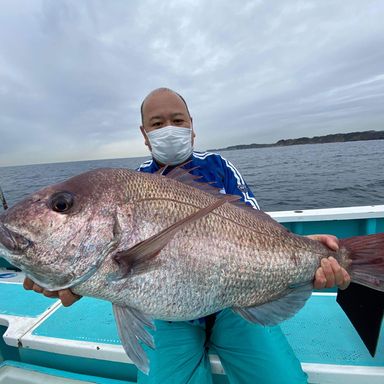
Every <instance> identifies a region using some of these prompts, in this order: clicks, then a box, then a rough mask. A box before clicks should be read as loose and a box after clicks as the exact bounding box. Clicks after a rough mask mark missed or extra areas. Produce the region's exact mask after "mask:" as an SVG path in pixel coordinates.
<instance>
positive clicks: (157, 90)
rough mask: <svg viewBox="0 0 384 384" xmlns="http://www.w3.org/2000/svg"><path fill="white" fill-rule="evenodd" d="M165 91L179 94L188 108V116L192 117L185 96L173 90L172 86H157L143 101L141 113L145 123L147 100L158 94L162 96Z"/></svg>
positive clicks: (142, 120)
mask: <svg viewBox="0 0 384 384" xmlns="http://www.w3.org/2000/svg"><path fill="white" fill-rule="evenodd" d="M164 93H171V94H173V95H175V96H177V97H178V98H179V99H180V100H181V101H182V102H183V104H184V106H185V108H186V110H187V113H188V116H189V117H191V115H190V113H189V109H188V105H187V102H186V101H185V100H184V98H183V96H181V95H180V94H179V93H177V92H175V91H173V90H172V89H170V88H164V87H163V88H157V89H154V90H153V91H151V92H150V93H148V95H147V96H146V97H145V98H144V100H143V102H142V103H141V107H140V113H141V122H142V123H143V122H144V106H145V104H146V102H147V100H148V99H151V97H153V96H154V97H156V96H160V97H161V96H162V94H164Z"/></svg>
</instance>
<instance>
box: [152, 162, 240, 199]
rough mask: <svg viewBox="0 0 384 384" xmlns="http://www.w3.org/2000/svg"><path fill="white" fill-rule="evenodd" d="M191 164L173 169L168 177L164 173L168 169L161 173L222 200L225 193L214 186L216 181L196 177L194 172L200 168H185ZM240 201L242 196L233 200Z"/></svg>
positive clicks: (165, 168) (161, 170)
mask: <svg viewBox="0 0 384 384" xmlns="http://www.w3.org/2000/svg"><path fill="white" fill-rule="evenodd" d="M189 163H190V161H189V162H187V163H184V164H181V165H178V166H177V167H174V168H172V169H171V170H170V171H169V172H168V173H167V174H166V175H164V172H165V171H166V170H167V168H168V167H164V168H162V169H160V170H159V171H160V172H159V173H160V174H161V175H164V176H165V177H166V178H167V179H172V180H176V181H179V182H180V183H183V184H186V185H189V186H191V187H194V188H197V189H199V190H201V191H204V192H206V193H209V194H210V195H213V196H215V197H220V198H221V197H222V196H223V193H222V192H220V188H218V187H215V186H214V184H216V183H215V182H214V181H212V182H205V181H201V180H202V178H203V176H201V175H194V174H193V173H192V171H194V170H195V169H199V168H200V167H192V168H184V166H185V165H187V164H189ZM227 196H229V195H227ZM232 196H234V195H232ZM239 199H240V196H238V198H237V199H235V198H233V200H239Z"/></svg>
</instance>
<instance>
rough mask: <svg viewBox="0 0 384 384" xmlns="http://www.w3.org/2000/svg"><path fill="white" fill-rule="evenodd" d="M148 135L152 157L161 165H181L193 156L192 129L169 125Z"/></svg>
mask: <svg viewBox="0 0 384 384" xmlns="http://www.w3.org/2000/svg"><path fill="white" fill-rule="evenodd" d="M146 133H147V137H148V140H149V143H150V144H151V148H152V156H153V157H154V158H155V160H156V161H158V162H159V163H161V164H165V165H177V164H181V163H183V162H184V161H185V160H187V159H188V158H189V157H190V156H191V155H192V152H193V147H192V128H184V127H174V126H172V125H169V126H167V127H164V128H159V129H155V130H154V131H151V132H146Z"/></svg>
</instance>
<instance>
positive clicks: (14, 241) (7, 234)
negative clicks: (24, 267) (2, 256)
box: [0, 223, 33, 253]
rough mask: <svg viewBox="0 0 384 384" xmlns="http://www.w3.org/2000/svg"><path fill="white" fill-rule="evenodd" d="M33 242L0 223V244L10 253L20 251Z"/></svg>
mask: <svg viewBox="0 0 384 384" xmlns="http://www.w3.org/2000/svg"><path fill="white" fill-rule="evenodd" d="M32 244H33V242H32V241H31V240H29V239H27V238H26V237H24V236H23V235H21V234H20V233H17V232H14V231H12V230H11V229H8V228H7V227H6V226H5V225H4V224H1V223H0V245H2V246H3V247H4V248H6V249H7V250H8V251H10V252H12V253H22V252H24V251H25V250H26V249H27V248H29V247H30V246H31V245H32Z"/></svg>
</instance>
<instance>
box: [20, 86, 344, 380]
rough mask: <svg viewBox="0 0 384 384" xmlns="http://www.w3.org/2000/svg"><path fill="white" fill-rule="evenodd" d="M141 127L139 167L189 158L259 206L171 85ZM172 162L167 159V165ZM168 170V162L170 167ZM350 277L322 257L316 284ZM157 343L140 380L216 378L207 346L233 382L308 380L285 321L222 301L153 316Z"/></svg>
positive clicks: (69, 297) (159, 93)
mask: <svg viewBox="0 0 384 384" xmlns="http://www.w3.org/2000/svg"><path fill="white" fill-rule="evenodd" d="M141 116H142V125H141V127H140V130H141V132H142V134H143V136H144V140H145V145H147V146H148V148H149V150H150V151H151V154H152V160H149V161H147V162H145V163H143V164H142V165H141V166H140V167H139V169H138V170H139V171H141V172H149V173H153V172H156V171H157V170H159V169H160V168H161V167H162V166H164V165H168V166H171V167H172V166H176V165H180V164H183V163H185V162H188V168H193V167H196V168H195V169H194V170H193V171H192V173H194V174H196V175H199V176H200V177H201V180H202V181H206V182H213V183H214V185H215V186H216V187H218V188H220V190H221V192H223V193H229V194H237V195H239V196H241V198H242V200H244V202H246V203H247V204H249V205H251V206H252V207H254V208H255V209H258V204H257V202H256V199H255V197H254V195H253V194H252V192H251V191H250V190H249V188H248V186H247V184H246V183H245V181H244V179H243V178H242V176H241V175H240V173H239V172H238V171H237V170H236V168H235V167H234V166H233V165H232V164H231V163H230V162H229V161H227V160H225V159H224V158H222V157H221V156H220V155H216V154H212V153H207V152H204V153H203V152H195V151H193V143H194V137H195V133H194V130H193V124H192V117H191V116H190V113H189V110H188V107H187V104H186V102H185V100H184V99H183V98H182V97H181V96H180V95H179V94H177V93H175V92H174V91H172V90H170V89H166V88H160V89H156V90H154V91H153V92H151V93H150V94H149V95H148V96H147V97H146V98H145V99H144V101H143V103H142V106H141ZM168 169H169V167H168ZM165 171H167V169H166V170H165ZM312 237H313V238H315V239H317V240H319V241H321V242H323V243H324V244H325V245H327V246H328V247H329V248H331V249H334V250H336V249H337V248H338V243H337V239H336V238H335V237H334V236H327V235H314V236H312ZM349 281H350V278H349V275H348V273H347V272H346V271H345V270H344V269H342V268H341V267H340V266H339V264H338V263H337V262H336V260H335V259H332V258H330V259H324V260H322V262H321V267H320V268H319V269H318V270H317V272H316V275H315V281H314V287H315V288H317V289H321V288H324V287H332V286H334V285H335V284H336V285H338V286H339V287H340V288H346V287H347V286H348V284H349ZM24 287H25V288H26V289H33V290H35V291H37V292H42V293H43V294H44V295H46V296H49V297H59V298H60V299H61V301H62V303H63V305H71V304H72V303H73V302H74V301H76V300H78V299H79V297H78V296H76V295H73V294H72V293H71V291H70V290H68V289H67V290H62V291H59V292H48V291H45V290H43V289H42V288H41V287H39V286H37V285H36V284H34V283H33V282H32V281H31V280H29V279H26V280H25V282H24ZM153 336H154V341H155V345H156V349H155V350H151V349H149V348H146V347H145V346H144V348H145V349H146V353H147V355H148V357H149V360H150V373H149V375H148V376H147V375H144V374H142V373H141V372H139V376H138V383H140V384H143V383H161V384H166V383H175V384H184V383H191V384H192V383H196V384H205V383H211V382H212V376H211V371H210V364H209V360H208V354H207V350H208V347H209V348H212V349H213V350H214V351H215V352H216V353H217V354H218V355H219V357H220V360H221V362H222V364H223V367H224V369H225V371H226V374H227V375H228V378H229V381H230V383H239V384H243V383H252V382H254V383H260V384H267V383H270V384H272V383H279V384H284V383H287V384H288V383H289V384H292V383H306V382H307V380H306V375H305V373H304V372H303V371H302V369H301V366H300V362H299V361H298V360H297V358H296V357H295V355H294V353H293V351H292V349H291V348H290V346H289V344H288V342H287V341H286V339H285V337H284V335H283V333H282V331H281V330H280V327H262V326H259V325H257V324H251V323H249V322H247V321H246V320H244V319H243V318H241V317H240V316H239V315H236V314H235V313H233V312H232V311H231V310H230V309H225V310H223V311H221V312H219V313H217V314H214V315H211V316H208V317H207V318H203V319H197V320H194V321H189V322H167V321H156V331H154V332H153Z"/></svg>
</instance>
